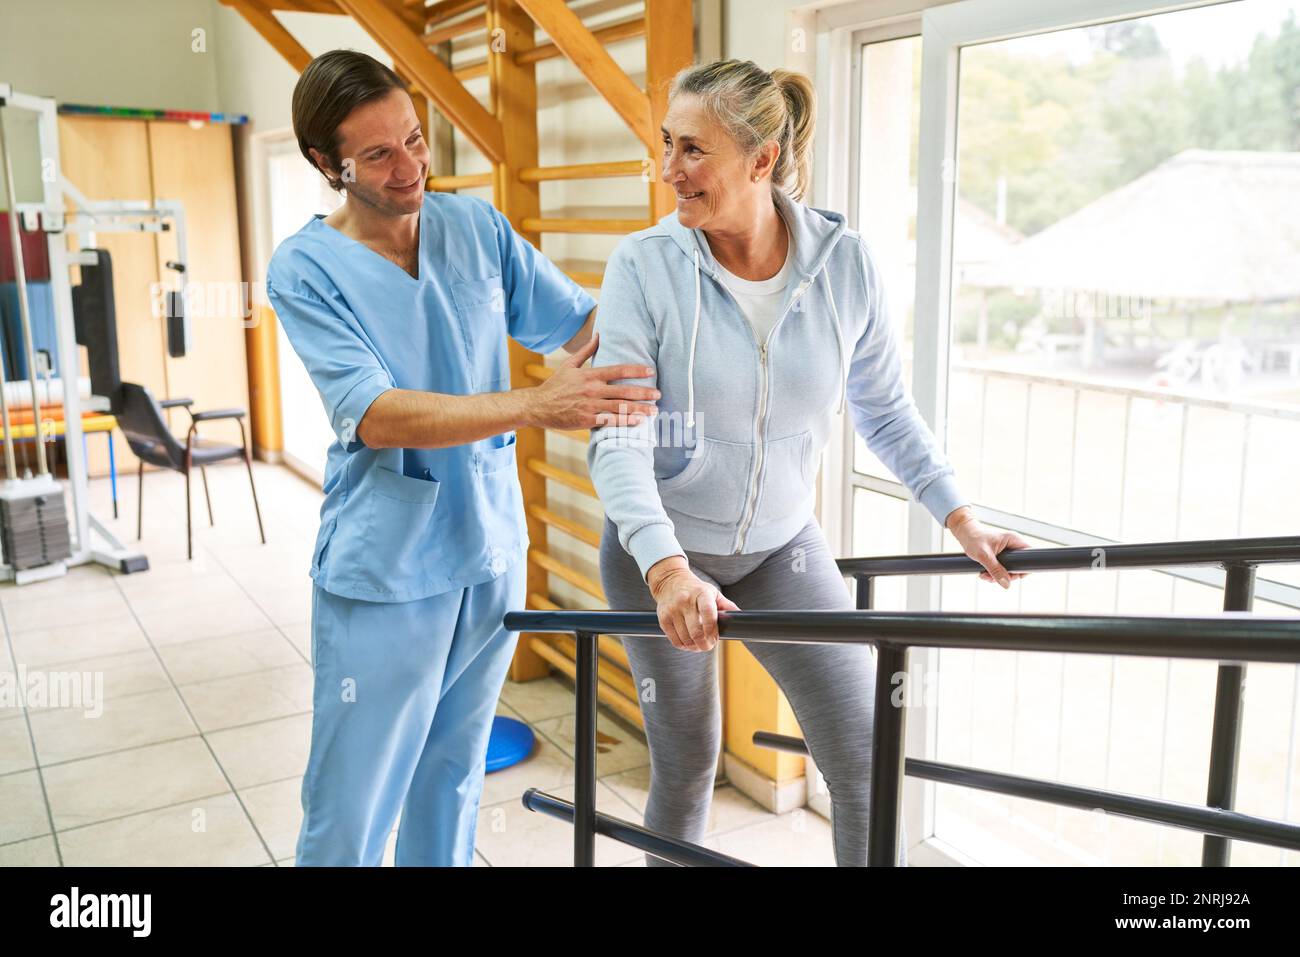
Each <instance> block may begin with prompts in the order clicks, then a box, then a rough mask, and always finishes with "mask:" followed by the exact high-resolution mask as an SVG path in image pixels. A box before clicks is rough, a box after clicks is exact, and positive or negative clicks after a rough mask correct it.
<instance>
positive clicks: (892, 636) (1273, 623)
mask: <svg viewBox="0 0 1300 957" xmlns="http://www.w3.org/2000/svg"><path fill="white" fill-rule="evenodd" d="M505 622H506V627H507V628H509V629H510V630H512V631H537V632H573V631H598V632H605V633H607V634H612V635H634V636H636V635H648V636H654V637H659V636H662V635H663V631H662V630H660V628H659V620H658V618H657V616H656V615H655V614H654V613H653V612H634V611H577V610H574V611H559V612H555V611H552V612H541V611H512V612H508V613H507V614H506V616H505ZM718 632H719V635H720V637H722V638H724V639H745V640H748V641H776V642H812V643H823V644H861V643H863V642H867V641H872V642H876V643H877V644H882V645H883V644H892V645H916V646H921V647H929V648H967V649H979V650H984V649H993V650H1002V651H1047V652H1071V653H1077V654H1089V655H1134V656H1139V657H1142V656H1146V657H1156V658H1211V659H1223V660H1228V661H1277V662H1284V663H1286V664H1295V663H1297V662H1300V618H1272V617H1263V616H1257V615H1250V614H1246V613H1242V612H1226V613H1224V614H1223V615H1221V616H1219V617H1215V618H1205V617H1198V616H1195V615H1181V616H1179V615H1173V616H1170V615H1164V616H1158V615H1150V616H1132V615H1129V616H1122V615H1023V614H1022V615H1004V614H997V613H990V612H969V613H952V612H897V611H737V612H721V613H719V615H718Z"/></svg>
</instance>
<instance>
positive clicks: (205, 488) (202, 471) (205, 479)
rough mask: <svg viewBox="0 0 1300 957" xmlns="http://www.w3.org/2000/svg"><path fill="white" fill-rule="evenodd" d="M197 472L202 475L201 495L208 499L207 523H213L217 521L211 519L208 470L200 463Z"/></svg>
mask: <svg viewBox="0 0 1300 957" xmlns="http://www.w3.org/2000/svg"><path fill="white" fill-rule="evenodd" d="M199 474H200V475H202V476H203V497H204V498H205V499H207V501H208V525H215V524H217V523H216V522H214V521H213V520H212V496H211V495H209V494H208V470H207V469H206V468H204V467H203V466H202V465H200V466H199Z"/></svg>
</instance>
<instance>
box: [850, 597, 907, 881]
mask: <svg viewBox="0 0 1300 957" xmlns="http://www.w3.org/2000/svg"><path fill="white" fill-rule="evenodd" d="M853 578H854V580H855V581H856V582H857V606H858V608H859V609H861V610H864V611H867V610H870V608H871V605H872V602H873V601H874V600H875V588H874V585H875V578H874V577H873V576H871V575H854V576H853ZM875 648H876V687H875V688H873V689H872V693H873V694H874V695H875V699H876V705H875V719H874V722H873V724H872V727H871V768H872V771H871V820H870V824H869V830H868V834H867V864H868V865H870V866H871V867H893V866H894V865H895V864H896V863H897V862H898V830H899V828H898V816H899V815H900V814H901V813H902V809H903V775H904V773H905V772H904V767H903V762H904V761H905V760H906V755H905V754H904V749H903V733H904V730H905V729H904V717H905V715H904V711H903V709H902V708H895V707H894V706H893V701H892V698H893V688H894V686H893V683H892V682H891V681H890V677H891V676H892V675H894V674H896V673H898V672H906V671H907V648H905V647H900V646H896V645H891V644H886V643H884V642H879V643H877V644H876V645H875Z"/></svg>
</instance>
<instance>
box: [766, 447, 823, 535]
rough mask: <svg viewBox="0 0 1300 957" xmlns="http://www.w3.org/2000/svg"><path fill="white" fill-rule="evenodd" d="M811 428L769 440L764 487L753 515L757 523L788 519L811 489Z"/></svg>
mask: <svg viewBox="0 0 1300 957" xmlns="http://www.w3.org/2000/svg"><path fill="white" fill-rule="evenodd" d="M811 453H812V431H811V430H808V431H806V432H800V433H799V434H798V435H791V436H787V437H786V438H784V439H773V440H772V441H770V442H768V443H767V446H766V448H765V449H764V452H763V456H764V458H765V461H764V463H763V490H762V493H761V496H760V498H759V500H758V508H757V511H756V512H755V514H754V524H755V525H766V524H768V523H769V522H774V521H777V520H779V519H783V518H785V517H786V516H787V515H789V514H790V513H791V512H793V511H795V510H796V509H798V508H799V507H800V506H801V505H802V504H803V502H804V501H805V500H806V499H807V498H808V496H809V493H810V492H811V491H812V454H811Z"/></svg>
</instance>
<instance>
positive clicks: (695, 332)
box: [686, 246, 848, 429]
mask: <svg viewBox="0 0 1300 957" xmlns="http://www.w3.org/2000/svg"><path fill="white" fill-rule="evenodd" d="M694 252H695V255H694V260H695V319H694V321H693V322H692V324H691V354H690V359H689V360H688V361H687V364H686V427H687V428H688V429H693V428H695V344H696V342H697V341H698V339H699V335H700V250H699V247H698V246H697V247H696V248H695V250H694ZM817 275H818V276H819V277H820V278H821V279H822V281H823V282H824V283H825V285H826V301H827V302H828V303H830V307H831V328H832V329H834V330H835V348H836V354H837V357H838V359H839V383H840V404H839V408H838V409H837V410H836V411H837V413H839V414H843V412H844V406H845V402H846V400H847V397H848V378H847V374H846V372H845V358H844V333H843V331H842V330H841V329H840V314H839V312H838V311H837V310H836V308H835V296H834V295H833V294H832V293H831V281H830V278H829V277H828V276H827V275H826V270H825V269H820V270H818V272H817Z"/></svg>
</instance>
